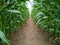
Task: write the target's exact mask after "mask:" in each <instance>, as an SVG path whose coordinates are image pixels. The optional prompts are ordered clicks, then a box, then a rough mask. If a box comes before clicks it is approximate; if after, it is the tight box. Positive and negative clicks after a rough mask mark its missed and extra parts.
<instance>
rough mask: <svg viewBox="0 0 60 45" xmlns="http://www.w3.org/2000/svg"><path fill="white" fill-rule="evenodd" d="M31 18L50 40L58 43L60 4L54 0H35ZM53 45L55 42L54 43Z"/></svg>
mask: <svg viewBox="0 0 60 45" xmlns="http://www.w3.org/2000/svg"><path fill="white" fill-rule="evenodd" d="M37 1H38V3H37V4H36V5H34V9H33V11H32V17H33V18H34V20H35V23H36V24H37V25H39V26H40V27H41V28H42V29H44V30H45V31H46V32H48V34H49V35H50V37H51V38H50V39H53V40H54V41H56V42H58V43H60V4H59V3H58V2H59V1H56V0H37ZM54 43H55V42H54Z"/></svg>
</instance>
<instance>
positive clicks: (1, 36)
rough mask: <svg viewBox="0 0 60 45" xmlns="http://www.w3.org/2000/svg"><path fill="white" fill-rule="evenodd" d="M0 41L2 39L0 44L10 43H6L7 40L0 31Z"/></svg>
mask: <svg viewBox="0 0 60 45" xmlns="http://www.w3.org/2000/svg"><path fill="white" fill-rule="evenodd" d="M0 39H2V42H5V43H7V44H8V45H10V42H9V41H8V39H7V38H6V37H5V35H4V33H3V32H2V31H0Z"/></svg>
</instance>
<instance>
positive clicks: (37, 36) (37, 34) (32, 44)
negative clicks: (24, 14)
mask: <svg viewBox="0 0 60 45" xmlns="http://www.w3.org/2000/svg"><path fill="white" fill-rule="evenodd" d="M11 45H52V44H51V43H50V42H49V41H47V37H46V36H45V34H44V33H43V32H42V31H41V30H40V29H39V28H38V27H37V26H36V25H35V24H34V21H33V19H32V18H29V19H28V21H27V23H26V24H25V26H23V27H22V29H19V31H18V32H17V33H15V34H14V36H13V38H12V39H11Z"/></svg>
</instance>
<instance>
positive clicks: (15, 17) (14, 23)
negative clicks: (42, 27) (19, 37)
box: [0, 0, 29, 45]
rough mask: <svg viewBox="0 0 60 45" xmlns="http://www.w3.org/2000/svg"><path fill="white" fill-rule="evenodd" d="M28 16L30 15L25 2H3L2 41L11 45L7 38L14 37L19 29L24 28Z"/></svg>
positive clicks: (0, 9)
mask: <svg viewBox="0 0 60 45" xmlns="http://www.w3.org/2000/svg"><path fill="white" fill-rule="evenodd" d="M28 15H29V13H28V10H27V8H26V6H25V1H24V0H1V1H0V31H1V32H0V38H1V40H2V41H3V42H5V43H6V44H8V45H9V42H8V40H7V38H8V37H10V36H12V34H13V32H14V31H17V29H18V27H20V26H23V24H24V23H25V22H26V20H27V18H28ZM2 37H3V38H2ZM2 41H0V42H2ZM1 45H2V44H1ZM4 45H5V44H4Z"/></svg>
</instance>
